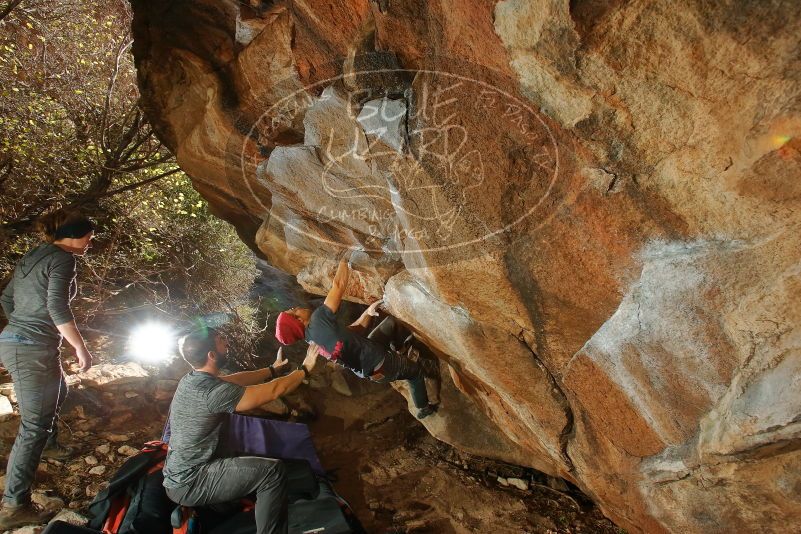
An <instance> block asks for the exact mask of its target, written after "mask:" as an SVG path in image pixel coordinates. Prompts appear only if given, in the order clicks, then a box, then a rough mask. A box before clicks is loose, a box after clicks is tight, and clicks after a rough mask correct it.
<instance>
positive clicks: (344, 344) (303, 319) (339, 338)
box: [275, 260, 439, 419]
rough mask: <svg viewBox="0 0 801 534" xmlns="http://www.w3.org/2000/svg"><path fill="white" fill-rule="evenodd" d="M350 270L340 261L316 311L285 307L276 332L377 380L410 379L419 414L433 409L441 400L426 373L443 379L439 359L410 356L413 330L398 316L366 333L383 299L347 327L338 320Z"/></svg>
mask: <svg viewBox="0 0 801 534" xmlns="http://www.w3.org/2000/svg"><path fill="white" fill-rule="evenodd" d="M349 276H350V267H349V265H348V263H347V262H346V261H345V260H342V261H340V262H339V266H338V267H337V271H336V274H335V275H334V281H333V284H332V286H331V290H330V291H329V292H328V295H327V296H326V298H325V302H323V305H322V306H320V307H319V308H317V309H316V310H313V311H312V310H311V309H310V308H301V307H297V308H290V309H288V310H286V311H284V312H281V313H280V314H279V315H278V320H277V322H276V326H275V337H276V338H277V339H278V341H279V342H281V343H282V344H284V345H291V344H292V343H295V342H296V341H299V340H301V339H305V340H306V341H307V342H309V343H313V344H314V343H316V344H317V345H318V346H319V352H320V354H321V355H322V356H324V357H325V358H326V359H328V360H330V361H332V362H334V363H336V364H338V365H341V366H342V367H345V368H347V369H349V370H350V371H352V372H353V373H354V374H356V375H357V376H359V377H362V378H369V379H370V380H372V381H374V382H379V383H388V382H394V381H395V380H406V382H407V383H408V385H409V393H410V395H411V397H412V402H413V403H414V406H415V408H416V409H417V418H418V419H423V418H425V417H427V416H429V415H431V414H432V413H434V412H435V411H436V409H437V405H435V404H431V403H429V400H428V393H427V392H426V385H425V377H429V378H431V379H433V380H436V381H437V382H438V381H439V368H438V366H437V362H436V359H433V358H418V359H417V360H415V359H412V358H410V357H409V353H410V352H411V351H414V350H415V349H414V347H413V346H412V345H411V340H412V339H413V336H411V334H410V332H409V331H408V330H407V329H406V328H405V327H404V326H403V325H402V324H401V323H400V322H399V321H397V320H396V319H395V318H394V317H391V316H390V317H387V318H386V319H384V320H383V321H382V322H381V323H380V324H379V325H378V326H377V327H376V328H375V329H374V330H373V331H372V332H370V334H369V335H367V336H365V335H364V334H365V332H367V331H368V328H369V326H370V322H371V320H372V318H373V317H375V316H377V315H378V312H377V311H376V309H377V308H378V306H379V304H381V302H382V301H380V300H379V301H377V302H374V303H372V304H371V305H370V306H369V307H368V308H367V309H366V310H365V311H364V313H362V315H361V317H359V319H357V320H356V321H355V322H354V323H352V324H351V325H350V326H348V327H343V326H341V325H340V324H339V323H338V321H337V316H338V312H339V310H340V303H341V302H342V297H343V296H344V295H345V290H346V288H347V285H348V278H349Z"/></svg>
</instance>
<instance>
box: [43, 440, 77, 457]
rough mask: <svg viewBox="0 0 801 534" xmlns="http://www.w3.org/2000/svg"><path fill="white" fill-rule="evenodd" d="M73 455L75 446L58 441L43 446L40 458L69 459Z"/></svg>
mask: <svg viewBox="0 0 801 534" xmlns="http://www.w3.org/2000/svg"><path fill="white" fill-rule="evenodd" d="M74 455H75V447H67V446H65V445H62V444H60V443H56V444H55V445H51V446H49V447H45V449H44V450H43V451H42V458H49V459H51V460H69V459H70V458H72V457H73V456H74Z"/></svg>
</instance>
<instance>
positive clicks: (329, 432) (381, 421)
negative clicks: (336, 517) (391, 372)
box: [310, 380, 622, 534]
mask: <svg viewBox="0 0 801 534" xmlns="http://www.w3.org/2000/svg"><path fill="white" fill-rule="evenodd" d="M348 382H349V383H350V384H351V387H352V389H353V390H354V393H355V395H354V396H353V397H345V396H342V395H338V394H336V393H334V392H333V391H330V390H328V391H329V392H325V391H323V392H317V393H318V395H315V396H313V397H312V398H311V402H312V403H313V404H314V405H315V408H316V410H317V412H318V418H317V420H316V421H313V422H311V423H310V427H311V430H312V435H313V436H314V441H315V444H316V445H317V448H318V450H319V453H320V459H321V461H322V464H323V466H324V467H326V468H327V469H332V470H333V472H334V474H335V475H336V476H337V481H336V488H337V491H339V493H340V494H341V495H342V496H343V497H344V498H345V499H346V500H347V501H348V502H349V503H350V504H351V506H352V507H353V509H354V511H355V512H356V515H357V516H358V517H359V519H360V520H361V521H362V524H363V525H364V527H365V529H366V530H367V531H368V532H371V533H373V532H375V533H424V532H430V533H442V534H450V533H454V534H457V533H458V534H462V533H485V532H492V533H496V534H501V533H556V532H558V533H604V534H606V533H610V534H611V533H615V534H619V533H620V532H622V530H621V529H619V528H618V527H616V526H615V525H614V524H613V523H612V522H611V521H609V520H608V519H606V518H605V517H604V516H603V515H602V514H601V512H600V511H599V510H598V508H597V507H596V506H594V505H593V504H592V503H591V502H589V501H588V500H587V499H586V498H585V497H584V496H583V495H581V494H580V492H578V491H577V490H568V491H567V492H564V493H563V492H560V491H556V490H554V489H551V488H550V487H548V486H547V482H546V480H547V477H545V476H544V475H542V474H538V473H536V472H533V471H532V470H528V469H523V468H520V467H516V466H508V465H505V464H502V463H499V462H493V461H488V460H486V459H481V458H475V457H471V456H470V455H466V454H461V453H459V452H458V451H455V450H454V449H453V448H452V447H450V446H448V445H446V444H444V443H441V442H439V441H438V440H436V439H434V438H433V437H431V435H430V434H428V433H427V432H426V430H425V428H424V427H423V426H422V425H421V424H420V423H419V422H418V421H416V420H415V418H414V417H412V415H411V414H409V412H408V411H407V410H406V402H405V401H404V399H403V398H402V397H401V396H400V395H399V394H398V393H397V392H395V391H394V390H393V389H391V388H388V387H384V386H374V385H372V384H370V383H367V382H364V381H358V382H360V383H354V382H357V381H352V380H348ZM499 475H506V476H518V477H521V478H525V479H528V480H532V478H533V479H534V484H537V485H531V486H530V487H529V489H528V490H526V491H523V490H520V489H517V488H512V487H502V486H501V485H500V484H499V483H498V476H499Z"/></svg>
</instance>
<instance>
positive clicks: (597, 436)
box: [132, 0, 801, 533]
mask: <svg viewBox="0 0 801 534" xmlns="http://www.w3.org/2000/svg"><path fill="white" fill-rule="evenodd" d="M132 5H133V9H134V14H135V20H134V37H135V42H134V55H135V58H136V63H137V67H138V71H139V82H140V87H141V90H142V94H143V102H144V106H145V108H146V110H147V112H148V114H149V116H150V118H151V120H152V121H153V122H154V124H155V126H156V128H157V131H158V132H159V135H160V136H161V137H162V138H163V139H164V141H165V142H166V143H167V144H168V145H169V146H170V147H171V148H172V149H173V150H174V151H175V153H176V155H177V157H178V161H179V163H180V164H181V166H182V167H183V168H184V169H185V171H186V172H187V173H188V174H189V175H190V176H191V177H192V179H193V182H194V184H195V187H196V188H197V189H198V190H199V191H200V192H201V193H202V194H203V195H204V196H205V197H206V198H208V199H209V201H210V203H211V205H212V207H213V209H214V210H215V213H217V214H218V215H220V216H221V217H223V218H225V219H227V220H229V221H231V222H232V223H233V224H234V225H236V227H237V229H238V230H239V232H240V235H241V236H242V238H243V239H244V240H245V241H246V242H248V243H249V244H251V245H252V246H253V247H254V248H256V249H258V250H259V251H260V252H261V253H262V254H263V255H264V256H265V257H266V258H267V259H268V260H269V261H270V263H272V264H273V265H275V266H277V267H279V268H281V269H283V270H285V271H287V272H290V273H292V274H296V275H297V276H298V280H299V281H300V282H301V284H303V285H304V286H305V287H306V288H307V289H308V290H310V291H314V292H318V293H322V292H324V290H325V288H326V285H327V284H328V283H329V280H330V277H331V274H332V272H333V268H334V258H335V257H336V256H337V255H338V254H339V253H341V251H342V250H343V249H344V248H348V247H350V248H360V249H362V250H363V252H359V253H358V258H357V269H358V272H357V273H355V274H354V276H353V277H352V287H351V288H350V290H349V295H350V298H352V299H354V300H357V301H361V302H366V301H371V300H373V299H375V298H378V297H381V296H383V297H384V298H385V300H386V302H387V305H388V307H389V309H390V311H391V312H392V313H393V314H395V315H396V316H397V317H399V318H401V319H403V320H404V321H405V322H407V323H408V324H409V325H410V326H412V327H413V328H414V329H415V330H416V331H417V333H418V335H419V336H420V337H421V338H422V339H424V340H425V341H426V343H427V344H429V346H431V348H432V349H433V350H434V351H435V352H436V353H437V354H438V355H439V356H440V357H441V358H442V359H443V360H445V361H446V362H447V363H448V364H449V365H450V369H451V374H452V376H453V377H454V380H453V383H454V386H455V388H454V390H453V392H452V393H453V394H454V395H461V396H462V397H461V398H460V400H459V401H458V402H457V401H452V402H450V403H449V402H447V399H448V397H443V408H442V410H441V414H440V415H439V416H437V417H436V418H433V419H432V421H430V422H429V423H427V424H428V426H429V430H430V431H431V432H432V433H434V434H435V435H437V436H438V437H440V438H442V439H444V440H446V441H449V442H450V443H453V444H455V445H457V446H459V445H460V444H461V445H463V446H464V447H465V448H466V449H468V450H471V451H472V452H479V453H482V454H486V455H489V456H497V457H501V458H504V459H507V460H510V461H517V462H522V463H527V464H528V465H531V466H533V467H536V468H538V469H541V470H543V471H546V472H548V473H551V474H554V475H559V476H562V477H565V478H567V479H568V480H571V481H573V482H575V483H576V484H578V485H579V486H580V487H581V488H582V489H583V490H584V491H586V492H587V493H588V494H590V495H591V496H592V497H593V498H594V499H596V500H597V501H598V502H599V504H600V505H601V506H602V508H603V510H604V511H605V513H607V514H608V515H609V516H610V517H611V518H612V519H614V520H615V521H616V522H617V523H618V524H620V525H621V526H624V527H625V528H627V529H629V530H631V531H634V532H637V531H643V532H699V533H700V532H704V533H706V532H751V531H769V532H785V531H787V525H789V524H797V523H798V521H799V518H800V517H801V515H800V514H801V501H800V500H799V495H800V494H801V493H800V492H799V491H798V489H799V488H800V487H801V475H799V473H801V458H799V453H798V451H797V449H798V448H799V444H801V423H799V415H798V414H799V413H801V389H799V387H798V377H799V376H801V374H799V371H800V369H799V367H801V353H800V352H799V347H801V305H800V304H799V303H800V302H801V278H799V274H800V272H801V252H799V251H800V250H801V248H799V245H801V237H800V236H801V233H800V232H799V229H801V224H800V223H801V214H800V213H799V209H798V208H799V204H801V155H800V152H801V141H799V136H801V83H799V82H801V37H799V36H801V3H798V2H795V1H792V0H786V1H779V0H777V1H776V2H748V1H745V0H739V1H734V0H729V1H723V2H706V1H702V0H695V1H687V2H672V1H669V0H656V1H652V2H621V1H619V0H573V1H570V2H568V1H567V0H563V1H557V0H544V1H542V2H530V1H526V0H502V1H498V2H496V1H481V0H465V1H459V2H455V1H445V0H439V1H436V0H434V1H423V0H415V1H412V0H407V1H398V0H377V1H367V0H364V1H353V2H334V1H333V0H304V1H301V0H294V1H274V2H267V1H265V2H259V1H256V0H251V1H250V2H233V1H217V2H213V1H211V0H193V1H189V0H170V1H168V0H158V1H156V0H132ZM459 392H461V393H459ZM465 400H467V401H469V402H464V401H465ZM464 421H474V424H473V425H471V426H472V428H467V427H466V425H465V424H460V422H464ZM495 433H497V434H495Z"/></svg>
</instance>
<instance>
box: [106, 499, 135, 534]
mask: <svg viewBox="0 0 801 534" xmlns="http://www.w3.org/2000/svg"><path fill="white" fill-rule="evenodd" d="M130 504H131V497H130V495H121V496H119V497H117V498H116V499H114V502H112V503H111V509H110V510H109V511H108V517H107V518H106V522H105V524H103V534H117V532H118V531H119V530H120V525H122V520H123V519H125V512H127V511H128V506H129V505H130Z"/></svg>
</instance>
